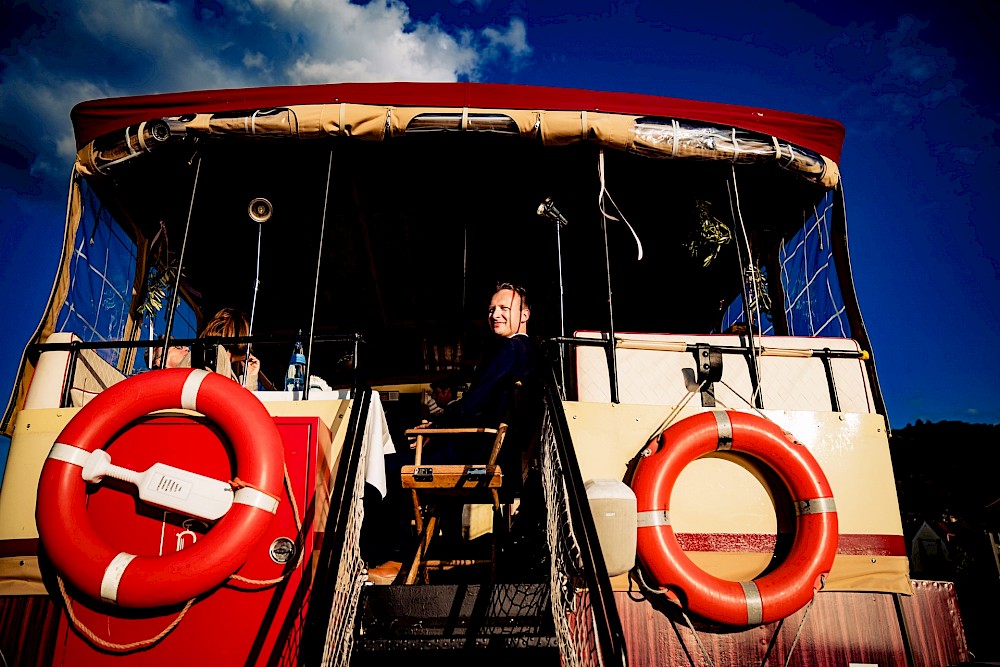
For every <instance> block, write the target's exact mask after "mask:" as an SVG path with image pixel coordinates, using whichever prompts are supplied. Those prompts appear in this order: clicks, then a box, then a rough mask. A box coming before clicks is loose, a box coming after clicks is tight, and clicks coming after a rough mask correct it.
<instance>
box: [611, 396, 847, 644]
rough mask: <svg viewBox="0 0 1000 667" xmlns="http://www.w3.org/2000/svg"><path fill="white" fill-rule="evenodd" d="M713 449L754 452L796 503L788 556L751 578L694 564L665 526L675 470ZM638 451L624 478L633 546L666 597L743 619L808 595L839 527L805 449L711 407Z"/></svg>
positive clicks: (769, 615)
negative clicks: (633, 513) (635, 521)
mask: <svg viewBox="0 0 1000 667" xmlns="http://www.w3.org/2000/svg"><path fill="white" fill-rule="evenodd" d="M654 448H655V449H656V451H655V452H654V451H653V449H654ZM715 451H734V452H742V453H744V454H747V455H749V456H752V457H754V458H756V459H758V460H759V461H761V462H762V463H764V464H765V465H767V466H768V467H770V468H771V469H773V470H774V472H775V473H776V474H777V475H778V477H779V478H780V479H781V481H782V482H783V484H784V485H785V487H786V488H787V489H788V492H789V495H790V496H791V499H792V501H793V502H794V503H795V536H794V539H793V542H792V545H791V548H790V550H789V552H788V555H787V556H786V557H785V558H784V560H783V561H782V562H781V563H780V564H779V565H778V566H777V567H776V568H775V569H774V570H773V571H771V572H768V573H767V574H765V575H764V576H762V577H759V578H757V579H754V580H752V581H729V580H725V579H720V578H718V577H716V576H714V575H711V574H709V573H707V572H705V571H704V570H702V569H701V568H699V567H698V566H697V565H695V564H694V562H693V561H692V560H691V559H690V558H689V557H688V556H687V554H685V553H684V551H683V550H682V549H681V547H680V544H679V543H678V542H677V537H676V535H675V534H674V530H673V527H672V526H671V525H670V494H671V492H672V491H673V488H674V483H675V482H676V481H677V477H678V475H680V473H681V470H683V469H684V467H685V466H687V465H688V464H689V463H691V462H692V461H694V460H695V459H698V458H700V457H702V456H704V455H706V454H709V453H711V452H715ZM642 454H643V455H644V456H645V458H643V459H641V460H640V461H639V463H638V464H637V465H636V468H635V473H634V475H633V477H632V483H631V486H632V489H633V490H634V491H635V494H636V499H637V501H638V502H637V510H638V512H639V534H638V540H637V543H636V551H637V554H638V557H639V561H640V564H641V566H642V569H643V571H644V572H645V573H646V574H648V576H649V577H650V578H651V579H652V580H653V582H654V583H655V584H656V585H657V586H659V587H660V588H661V589H666V591H667V594H668V596H669V597H670V598H671V599H672V600H673V601H675V602H677V603H679V604H681V605H682V606H683V607H685V608H686V609H689V610H690V611H691V612H693V613H695V614H698V615H699V616H702V617H704V618H706V619H709V620H713V621H716V622H719V623H725V624H728V625H744V626H745V625H759V624H761V623H769V622H771V621H775V620H779V619H782V618H785V617H786V616H789V615H790V614H793V613H795V612H796V611H798V610H799V609H801V608H802V607H804V606H805V605H806V604H807V603H808V602H809V601H810V600H811V599H812V597H813V595H814V594H815V591H816V590H817V589H818V588H819V586H820V585H821V583H822V582H821V577H822V576H823V575H825V574H826V573H828V572H829V571H830V568H831V567H832V565H833V559H834V556H835V555H836V553H837V537H838V532H837V531H838V527H837V511H836V507H835V505H834V501H833V493H832V492H831V490H830V485H829V483H828V482H827V480H826V476H825V475H824V474H823V471H822V469H821V468H820V466H819V464H818V463H817V462H816V459H815V458H813V456H812V454H810V453H809V450H808V449H806V448H805V447H804V446H803V445H801V444H800V443H797V442H795V441H793V440H792V439H791V438H790V437H789V436H788V435H787V434H786V433H785V432H784V431H782V429H781V428H780V427H779V426H777V425H776V424H774V423H773V422H771V421H768V420H766V419H763V418H761V417H758V416H755V415H752V414H747V413H742V412H732V411H713V412H704V413H701V414H698V415H694V416H691V417H688V418H686V419H683V420H681V421H679V422H677V423H676V424H674V425H673V426H670V427H669V428H667V429H665V430H664V431H663V432H662V433H661V434H660V435H659V436H658V437H657V438H656V439H654V440H651V441H650V443H649V444H648V445H647V448H646V449H645V450H644V451H643V452H642Z"/></svg>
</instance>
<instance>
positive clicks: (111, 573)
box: [101, 551, 135, 604]
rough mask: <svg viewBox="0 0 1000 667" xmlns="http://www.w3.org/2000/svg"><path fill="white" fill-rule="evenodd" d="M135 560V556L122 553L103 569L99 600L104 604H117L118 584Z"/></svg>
mask: <svg viewBox="0 0 1000 667" xmlns="http://www.w3.org/2000/svg"><path fill="white" fill-rule="evenodd" d="M133 560H135V554H130V553H125V552H124V551H123V552H121V553H120V554H118V555H117V556H115V557H114V558H112V559H111V562H110V563H108V566H107V567H106V568H104V576H103V577H102V578H101V599H102V600H104V601H105V602H110V603H112V604H116V603H117V602H118V584H120V583H121V582H122V575H124V574H125V568H127V567H128V565H129V563H131V562H132V561H133Z"/></svg>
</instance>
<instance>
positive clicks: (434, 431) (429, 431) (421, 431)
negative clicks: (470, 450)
mask: <svg viewBox="0 0 1000 667" xmlns="http://www.w3.org/2000/svg"><path fill="white" fill-rule="evenodd" d="M496 432H497V430H496V429H495V428H472V427H469V428H434V427H430V428H408V429H406V435H455V434H460V433H490V434H495V433H496Z"/></svg>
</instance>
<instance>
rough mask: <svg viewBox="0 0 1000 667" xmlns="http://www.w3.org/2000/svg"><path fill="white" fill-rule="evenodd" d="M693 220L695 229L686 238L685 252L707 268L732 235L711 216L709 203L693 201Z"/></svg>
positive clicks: (723, 224) (731, 238) (722, 224)
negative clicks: (699, 260)
mask: <svg viewBox="0 0 1000 667" xmlns="http://www.w3.org/2000/svg"><path fill="white" fill-rule="evenodd" d="M694 218H695V229H694V231H692V232H691V234H690V235H689V237H688V242H687V250H688V253H690V255H691V257H693V258H695V259H701V261H702V266H703V267H706V268H707V267H708V265H709V264H711V263H712V262H713V261H714V260H715V258H716V257H718V256H719V253H720V252H721V251H722V246H724V245H726V244H727V243H731V242H732V240H733V234H732V232H731V231H730V230H729V227H728V226H727V225H726V223H724V222H722V221H721V220H719V219H718V218H716V217H715V216H714V215H712V204H711V202H707V201H704V200H702V199H699V200H697V201H695V203H694Z"/></svg>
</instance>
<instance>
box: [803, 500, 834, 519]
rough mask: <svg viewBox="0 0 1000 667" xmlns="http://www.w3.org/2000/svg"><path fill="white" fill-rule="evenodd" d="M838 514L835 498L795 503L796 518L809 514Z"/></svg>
mask: <svg viewBox="0 0 1000 667" xmlns="http://www.w3.org/2000/svg"><path fill="white" fill-rule="evenodd" d="M836 512H837V504H836V503H835V502H834V500H833V498H809V499H807V500H796V501H795V516H806V515H808V514H827V513H834V514H836Z"/></svg>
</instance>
